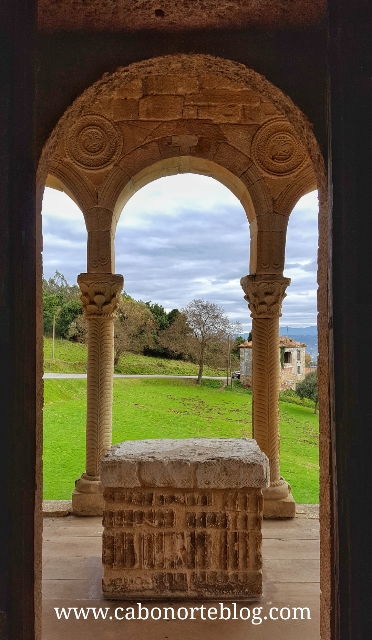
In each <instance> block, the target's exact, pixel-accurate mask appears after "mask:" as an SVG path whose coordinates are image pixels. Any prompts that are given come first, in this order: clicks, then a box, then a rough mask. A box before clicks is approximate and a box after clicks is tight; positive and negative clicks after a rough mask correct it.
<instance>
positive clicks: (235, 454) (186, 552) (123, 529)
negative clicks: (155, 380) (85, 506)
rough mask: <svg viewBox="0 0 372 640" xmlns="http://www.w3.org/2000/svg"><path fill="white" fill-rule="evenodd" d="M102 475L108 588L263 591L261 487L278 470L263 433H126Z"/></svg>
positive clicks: (164, 593)
mask: <svg viewBox="0 0 372 640" xmlns="http://www.w3.org/2000/svg"><path fill="white" fill-rule="evenodd" d="M128 461H129V462H130V467H128ZM132 463H133V464H135V465H136V466H137V472H136V478H134V477H133V475H132V473H130V474H128V469H129V468H130V469H131V470H132ZM101 480H102V485H103V487H104V501H105V509H104V515H103V526H104V533H103V542H102V545H103V548H102V561H103V566H104V575H103V594H104V596H105V597H106V598H108V599H114V600H115V599H123V600H126V599H127V600H131V599H135V598H141V599H150V600H151V599H158V598H177V597H181V598H184V599H188V598H190V599H192V598H210V599H215V598H225V599H231V598H234V599H239V598H240V599H247V598H257V597H258V596H260V595H261V593H262V555H261V543H262V536H261V522H262V509H263V499H262V490H261V487H266V486H268V484H269V476H268V460H267V458H266V456H265V455H264V454H263V453H262V452H261V451H260V449H259V448H258V447H257V444H256V442H255V441H254V440H248V439H239V440H238V439H236V440H234V439H228V438H226V439H217V438H216V439H207V438H200V439H190V440H152V441H142V442H141V441H137V442H127V443H122V444H120V445H115V446H114V447H112V448H111V449H110V451H109V452H108V453H107V454H106V456H105V457H104V459H103V461H102V472H101ZM128 482H131V483H132V486H128V484H127V483H128ZM136 482H138V483H140V485H141V486H140V487H139V486H138V485H137V486H133V485H135V483H136ZM148 482H150V483H152V486H146V484H147V483H148ZM172 483H173V486H172Z"/></svg>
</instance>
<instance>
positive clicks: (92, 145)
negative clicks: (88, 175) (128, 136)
mask: <svg viewBox="0 0 372 640" xmlns="http://www.w3.org/2000/svg"><path fill="white" fill-rule="evenodd" d="M121 147H122V137H121V134H120V131H119V130H118V128H117V127H116V126H115V124H114V123H113V122H110V120H107V118H104V117H103V116H98V115H87V116H82V117H81V118H79V120H78V121H77V122H76V123H75V124H74V125H73V126H72V128H71V129H70V131H69V132H68V134H67V140H66V151H67V154H68V155H69V157H70V159H71V160H72V161H73V162H74V163H76V164H78V165H79V166H80V167H82V168H83V169H90V170H96V169H105V168H106V167H108V166H109V165H110V164H112V163H113V162H114V161H115V160H116V159H117V157H118V155H119V154H120V151H121Z"/></svg>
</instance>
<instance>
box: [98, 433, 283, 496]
mask: <svg viewBox="0 0 372 640" xmlns="http://www.w3.org/2000/svg"><path fill="white" fill-rule="evenodd" d="M101 482H102V485H103V486H104V487H105V488H108V487H124V488H134V487H177V488H179V489H180V488H185V489H206V488H213V489H229V488H235V489H240V488H243V487H254V488H265V487H268V486H269V482H270V475H269V463H268V459H267V457H266V456H265V454H264V453H262V451H261V450H260V449H259V447H258V445H257V443H256V441H255V440H251V439H248V438H239V439H237V438H189V439H185V440H171V439H169V440H167V439H161V440H138V441H128V442H122V443H120V444H117V445H114V446H113V447H111V449H110V450H109V451H108V452H107V453H106V455H105V456H104V458H103V460H102V466H101Z"/></svg>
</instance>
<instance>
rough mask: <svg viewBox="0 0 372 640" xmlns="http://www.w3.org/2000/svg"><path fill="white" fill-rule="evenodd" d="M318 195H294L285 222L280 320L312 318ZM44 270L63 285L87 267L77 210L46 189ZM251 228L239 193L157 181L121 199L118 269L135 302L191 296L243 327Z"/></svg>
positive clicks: (176, 179)
mask: <svg viewBox="0 0 372 640" xmlns="http://www.w3.org/2000/svg"><path fill="white" fill-rule="evenodd" d="M317 208H318V205H317V196H316V193H315V192H313V193H311V194H308V195H307V196H305V197H304V198H302V199H301V200H300V202H299V203H298V204H297V206H296V208H295V209H294V211H293V213H292V214H291V218H290V221H289V225H288V236H287V248H286V258H287V259H286V267H285V275H286V276H287V277H290V278H292V284H291V286H290V287H289V288H288V290H287V294H288V295H287V298H286V299H285V301H284V304H283V317H282V318H281V324H287V325H305V326H306V325H309V324H315V323H316V247H317ZM43 232H44V274H45V276H46V277H50V276H52V275H53V274H54V271H55V270H56V269H58V270H59V271H61V272H62V273H64V275H65V276H66V278H67V280H68V281H69V282H76V277H77V275H78V273H80V272H84V271H85V270H86V231H85V225H84V219H83V215H82V213H81V211H80V210H79V209H78V207H77V206H76V205H75V204H74V203H73V202H72V201H71V200H70V199H69V198H68V197H67V196H66V195H65V194H63V193H60V192H58V191H54V190H52V189H46V190H45V196H44V202H43ZM248 264H249V227H248V223H247V219H246V215H245V212H244V210H243V208H242V206H241V204H240V202H239V201H238V200H237V198H236V197H235V196H234V195H233V194H232V193H231V192H230V191H229V190H228V189H227V188H226V187H224V186H223V185H222V184H220V183H219V182H217V181H216V180H213V179H212V178H206V177H204V176H199V175H193V174H182V175H177V176H172V177H169V178H161V179H160V180H156V181H154V182H152V183H150V184H149V185H147V186H146V187H143V188H142V189H141V190H140V191H138V192H137V193H136V194H135V195H134V196H133V197H132V198H131V199H130V200H129V202H128V203H127V204H126V206H125V207H124V210H123V212H122V215H121V218H120V220H119V224H118V228H117V233H116V271H117V273H122V274H123V275H124V278H125V290H126V291H127V292H128V293H129V294H130V295H132V296H133V297H134V298H136V299H142V300H152V301H153V302H158V303H159V304H162V305H163V306H164V307H165V308H167V309H172V308H174V307H178V308H181V307H183V306H185V305H186V304H187V303H188V302H189V301H190V300H192V299H193V298H200V297H201V298H205V299H208V300H211V301H213V302H216V303H218V304H220V305H221V306H222V307H224V308H225V309H226V311H227V313H228V314H229V316H230V317H231V318H232V319H234V320H239V321H240V322H242V324H243V325H244V328H245V330H247V329H248V327H249V326H250V324H251V320H250V317H249V311H248V309H247V304H246V302H245V300H244V298H243V296H244V294H243V291H242V289H241V287H240V284H239V280H240V278H241V276H244V275H246V274H247V273H248Z"/></svg>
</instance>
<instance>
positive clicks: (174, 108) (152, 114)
mask: <svg viewBox="0 0 372 640" xmlns="http://www.w3.org/2000/svg"><path fill="white" fill-rule="evenodd" d="M182 106H183V98H182V97H181V96H167V95H162V96H155V95H154V96H147V97H146V98H142V100H140V103H139V117H140V118H141V119H143V120H176V119H177V118H181V117H182Z"/></svg>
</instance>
